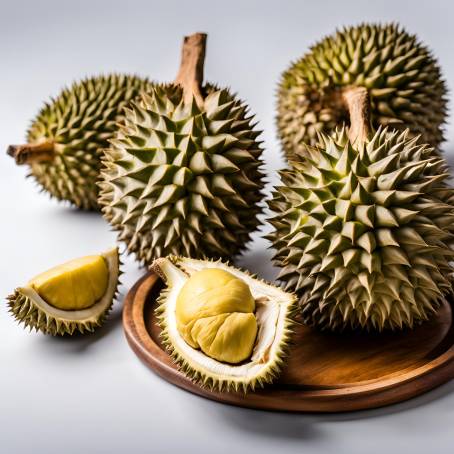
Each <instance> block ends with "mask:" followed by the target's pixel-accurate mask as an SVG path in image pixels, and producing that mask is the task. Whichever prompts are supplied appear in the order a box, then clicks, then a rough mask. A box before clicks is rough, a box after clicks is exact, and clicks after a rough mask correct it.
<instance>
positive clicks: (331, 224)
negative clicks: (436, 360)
mask: <svg viewBox="0 0 454 454" xmlns="http://www.w3.org/2000/svg"><path fill="white" fill-rule="evenodd" d="M346 98H347V103H348V104H349V105H350V112H351V128H350V130H349V131H348V133H347V130H346V129H345V128H344V129H341V130H339V131H337V132H336V133H335V134H334V135H333V136H332V137H329V136H327V135H325V134H321V135H320V142H319V144H318V146H317V147H315V148H312V147H307V149H306V150H305V151H304V153H302V154H301V156H300V159H299V160H297V161H294V162H292V163H291V164H292V168H291V169H289V170H284V171H283V172H282V173H281V179H282V184H281V186H278V187H277V188H276V189H275V192H274V193H273V200H272V201H271V203H270V207H271V209H272V210H273V211H274V217H273V218H272V220H271V224H272V225H273V226H274V230H273V231H272V232H271V234H270V235H269V239H271V241H272V243H273V246H274V248H275V249H276V251H277V252H276V254H275V257H274V260H275V263H276V264H277V265H278V266H280V267H281V268H282V269H281V272H280V275H279V278H280V279H281V280H283V281H285V282H286V289H291V290H293V291H295V292H297V294H298V295H299V297H300V306H301V310H302V315H303V320H304V322H305V323H307V324H309V325H316V326H318V327H320V328H322V329H323V328H328V329H332V330H342V329H344V328H359V329H362V328H364V329H370V330H378V331H380V330H383V329H401V328H404V327H412V326H414V325H416V324H418V323H420V322H422V321H424V320H427V319H428V318H429V317H430V316H431V315H432V314H433V313H434V312H435V311H436V309H437V308H438V307H439V305H440V302H441V301H442V300H443V299H444V298H445V296H446V295H447V294H449V293H451V292H452V277H453V276H452V274H453V269H452V265H451V264H450V261H451V260H452V258H453V245H454V190H453V189H452V188H451V187H449V186H448V185H447V178H448V171H447V165H446V163H445V161H444V160H443V159H442V158H441V157H440V156H439V155H438V154H437V153H435V152H434V151H433V149H432V148H430V147H428V146H427V145H422V144H421V143H420V142H418V140H417V138H410V132H409V131H408V130H405V131H403V132H400V131H395V130H388V129H386V128H380V129H379V130H378V131H377V132H376V133H371V132H369V130H368V122H367V121H366V120H365V119H366V118H367V115H366V112H367V111H366V109H367V91H366V90H364V89H361V88H359V89H358V88H357V89H353V90H352V92H350V94H349V95H348V96H346Z"/></svg>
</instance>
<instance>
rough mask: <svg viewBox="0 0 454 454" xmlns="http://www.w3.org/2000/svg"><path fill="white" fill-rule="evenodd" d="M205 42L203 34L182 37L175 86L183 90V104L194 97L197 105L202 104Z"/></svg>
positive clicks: (205, 37) (205, 36)
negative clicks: (177, 85) (179, 62)
mask: <svg viewBox="0 0 454 454" xmlns="http://www.w3.org/2000/svg"><path fill="white" fill-rule="evenodd" d="M206 40H207V35H206V34H205V33H194V34H193V35H190V36H185V37H184V40H183V48H182V52H181V64H180V69H179V71H178V75H177V77H176V79H175V84H179V85H181V87H182V88H183V92H184V100H185V102H191V100H192V98H193V97H194V98H195V100H196V102H197V104H202V103H203V96H202V90H201V87H202V83H203V65H204V62H205V48H206Z"/></svg>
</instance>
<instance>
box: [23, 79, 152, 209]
mask: <svg viewBox="0 0 454 454" xmlns="http://www.w3.org/2000/svg"><path fill="white" fill-rule="evenodd" d="M151 87H152V83H151V82H150V81H149V80H148V79H146V78H140V77H138V76H133V75H124V74H109V75H105V76H97V77H90V78H86V79H83V80H82V81H80V82H76V83H74V84H72V85H71V86H70V87H67V88H64V89H63V91H62V92H61V93H60V94H59V95H58V96H57V97H56V98H55V99H51V100H50V102H46V103H45V105H44V107H43V108H42V109H41V110H40V112H39V113H38V115H37V117H36V119H35V120H34V121H33V123H32V124H31V126H30V129H29V130H28V133H27V140H28V142H29V143H40V142H43V141H46V140H51V141H54V142H55V157H54V159H53V160H51V161H48V162H35V163H32V164H30V173H29V175H30V176H32V177H33V178H34V179H35V180H36V181H37V182H38V184H39V185H40V186H41V187H42V190H43V191H46V192H47V193H48V194H49V195H50V196H51V197H54V198H56V199H58V200H67V201H69V202H71V203H72V204H73V205H75V206H77V207H79V208H82V209H87V210H96V209H98V202H97V198H98V187H97V184H96V182H97V180H98V178H99V170H100V166H101V162H100V161H101V157H102V153H103V151H102V150H103V149H104V148H107V147H108V146H109V140H110V139H111V138H113V136H114V133H115V131H116V129H117V123H118V122H121V121H122V120H123V108H124V107H125V106H126V105H127V104H128V103H129V102H130V101H131V100H133V99H134V98H136V97H137V96H138V95H139V94H140V93H141V92H143V91H147V90H149V89H150V88H151Z"/></svg>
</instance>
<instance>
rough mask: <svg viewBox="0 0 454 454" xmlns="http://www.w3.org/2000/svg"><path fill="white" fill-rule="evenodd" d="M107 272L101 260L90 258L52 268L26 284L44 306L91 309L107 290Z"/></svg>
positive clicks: (95, 257) (104, 262)
mask: <svg viewBox="0 0 454 454" xmlns="http://www.w3.org/2000/svg"><path fill="white" fill-rule="evenodd" d="M108 280H109V270H108V268H107V263H106V261H105V260H104V258H103V257H102V256H100V255H90V256H86V257H82V258H79V259H74V260H71V261H69V262H66V263H64V264H63V265H59V266H56V267H55V268H52V269H50V270H49V271H46V272H44V273H41V274H39V275H38V276H36V277H35V278H33V279H31V280H30V282H29V285H30V286H31V287H32V288H34V289H35V290H36V292H37V293H38V295H39V296H41V298H43V300H44V301H46V302H47V303H48V304H50V305H52V306H54V307H56V308H58V309H63V310H81V309H86V308H88V307H90V306H93V304H95V303H96V302H97V301H98V300H100V299H101V298H102V296H103V295H104V294H105V292H106V290H107V283H108Z"/></svg>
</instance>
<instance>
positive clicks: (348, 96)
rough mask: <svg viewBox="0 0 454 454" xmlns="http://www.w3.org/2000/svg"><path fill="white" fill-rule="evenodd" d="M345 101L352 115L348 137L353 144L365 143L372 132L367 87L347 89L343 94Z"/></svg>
mask: <svg viewBox="0 0 454 454" xmlns="http://www.w3.org/2000/svg"><path fill="white" fill-rule="evenodd" d="M342 98H343V101H344V103H345V105H346V107H347V109H348V112H349V115H350V128H349V130H348V137H349V139H350V142H351V143H356V144H357V145H360V144H362V143H364V142H365V141H366V139H367V136H368V135H369V132H370V129H371V127H370V98H369V92H368V90H367V88H365V87H351V88H347V89H346V90H345V91H344V92H343V93H342Z"/></svg>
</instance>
